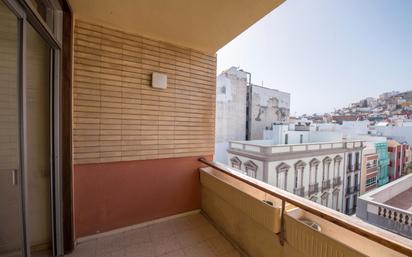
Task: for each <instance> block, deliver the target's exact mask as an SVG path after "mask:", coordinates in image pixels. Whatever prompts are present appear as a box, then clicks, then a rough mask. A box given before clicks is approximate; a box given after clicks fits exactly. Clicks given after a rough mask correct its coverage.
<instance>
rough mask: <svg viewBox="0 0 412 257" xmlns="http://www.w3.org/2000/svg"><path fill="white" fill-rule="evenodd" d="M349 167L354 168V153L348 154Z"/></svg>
mask: <svg viewBox="0 0 412 257" xmlns="http://www.w3.org/2000/svg"><path fill="white" fill-rule="evenodd" d="M348 169H349V170H350V169H352V153H349V154H348Z"/></svg>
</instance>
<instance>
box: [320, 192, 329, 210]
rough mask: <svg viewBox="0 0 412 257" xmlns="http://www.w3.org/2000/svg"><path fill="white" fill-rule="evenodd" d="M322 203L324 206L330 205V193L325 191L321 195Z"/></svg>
mask: <svg viewBox="0 0 412 257" xmlns="http://www.w3.org/2000/svg"><path fill="white" fill-rule="evenodd" d="M321 204H322V205H323V206H326V207H328V204H329V193H327V192H325V193H323V194H322V196H321Z"/></svg>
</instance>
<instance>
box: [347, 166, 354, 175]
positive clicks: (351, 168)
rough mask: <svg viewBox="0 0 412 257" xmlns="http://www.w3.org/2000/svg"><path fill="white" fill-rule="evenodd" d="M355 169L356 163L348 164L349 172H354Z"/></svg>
mask: <svg viewBox="0 0 412 257" xmlns="http://www.w3.org/2000/svg"><path fill="white" fill-rule="evenodd" d="M353 171H355V167H354V165H348V167H347V169H346V172H347V173H350V172H353Z"/></svg>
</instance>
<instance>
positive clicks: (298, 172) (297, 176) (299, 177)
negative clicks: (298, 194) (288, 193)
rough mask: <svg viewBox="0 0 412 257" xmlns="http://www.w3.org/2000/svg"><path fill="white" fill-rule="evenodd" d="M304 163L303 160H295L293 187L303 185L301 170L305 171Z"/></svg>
mask: <svg viewBox="0 0 412 257" xmlns="http://www.w3.org/2000/svg"><path fill="white" fill-rule="evenodd" d="M305 166H306V163H305V162H304V161H301V160H299V161H297V162H296V163H295V181H294V187H295V188H298V187H303V172H304V171H305Z"/></svg>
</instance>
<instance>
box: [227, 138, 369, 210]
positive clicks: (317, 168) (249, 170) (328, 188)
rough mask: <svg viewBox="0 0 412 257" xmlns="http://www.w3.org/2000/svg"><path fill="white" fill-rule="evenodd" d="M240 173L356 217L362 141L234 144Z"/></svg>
mask: <svg viewBox="0 0 412 257" xmlns="http://www.w3.org/2000/svg"><path fill="white" fill-rule="evenodd" d="M229 145H230V147H229V150H228V153H229V163H230V165H231V166H232V167H233V168H235V169H236V170H237V171H238V172H241V173H243V174H245V175H248V176H250V177H252V178H256V179H258V180H261V181H263V182H265V183H268V184H270V185H273V186H276V187H278V188H281V189H283V190H286V191H289V192H291V193H294V194H296V195H299V196H301V197H305V198H307V199H310V200H311V201H314V202H317V203H319V204H322V205H323V206H326V207H329V208H332V209H334V210H337V211H340V212H344V213H346V214H353V213H354V212H355V210H356V199H357V197H358V195H359V190H360V169H361V168H360V165H361V158H362V149H363V142H362V141H348V142H342V141H340V142H323V143H303V144H289V145H285V144H274V143H273V142H271V141H268V140H254V141H231V142H230V144H229Z"/></svg>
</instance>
